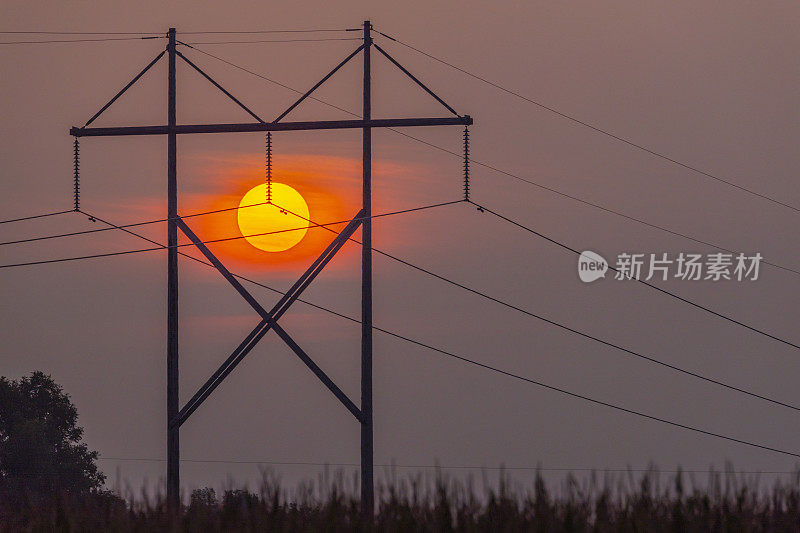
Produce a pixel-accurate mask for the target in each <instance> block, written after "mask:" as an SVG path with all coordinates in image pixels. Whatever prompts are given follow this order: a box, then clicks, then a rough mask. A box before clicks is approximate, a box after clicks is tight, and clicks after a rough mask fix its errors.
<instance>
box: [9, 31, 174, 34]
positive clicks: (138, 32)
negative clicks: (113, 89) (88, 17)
mask: <svg viewBox="0 0 800 533" xmlns="http://www.w3.org/2000/svg"><path fill="white" fill-rule="evenodd" d="M0 35H164V32H163V31H0Z"/></svg>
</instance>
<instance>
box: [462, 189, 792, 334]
mask: <svg viewBox="0 0 800 533" xmlns="http://www.w3.org/2000/svg"><path fill="white" fill-rule="evenodd" d="M470 203H471V204H473V205H475V206H477V207H478V208H480V209H482V210H483V211H485V212H487V213H491V214H492V215H494V216H496V217H498V218H500V219H502V220H505V221H506V222H509V223H511V224H513V225H515V226H517V227H518V228H521V229H524V230H525V231H527V232H530V233H532V234H534V235H536V236H537V237H541V238H542V239H545V240H546V241H548V242H551V243H553V244H555V245H556V246H560V247H561V248H563V249H565V250H568V251H570V252H572V253H574V254H577V255H581V253H580V252H579V251H578V250H576V249H575V248H572V247H571V246H567V245H566V244H564V243H562V242H559V241H557V240H555V239H553V238H551V237H548V236H547V235H544V234H543V233H539V232H538V231H536V230H534V229H532V228H529V227H527V226H525V225H523V224H520V223H519V222H516V221H515V220H512V219H510V218H508V217H506V216H503V215H501V214H500V213H498V212H496V211H493V210H491V209H489V208H488V207H484V206H482V205H478V204H476V203H475V202H472V201H470ZM608 268H609V269H610V270H613V271H614V272H619V270H618V269H617V268H615V267H613V266H611V265H609V266H608ZM632 279H634V280H635V281H638V282H639V283H642V284H644V285H646V286H648V287H650V288H651V289H655V290H657V291H659V292H661V293H664V294H666V295H667V296H671V297H673V298H675V299H676V300H679V301H681V302H683V303H686V304H689V305H691V306H693V307H696V308H698V309H701V310H703V311H705V312H707V313H711V314H712V315H714V316H716V317H719V318H722V319H724V320H727V321H728V322H731V323H733V324H736V325H738V326H742V327H743V328H747V329H749V330H750V331H753V332H755V333H758V334H760V335H764V336H765V337H769V338H770V339H772V340H776V341H778V342H781V343H783V344H786V345H787V346H791V347H792V348H796V349H798V350H800V345H797V344H795V343H793V342H790V341H787V340H785V339H782V338H780V337H778V336H775V335H772V334H771V333H767V332H766V331H764V330H761V329H758V328H756V327H753V326H750V325H748V324H745V323H744V322H741V321H739V320H736V319H735V318H731V317H729V316H727V315H723V314H722V313H719V312H717V311H714V310H713V309H711V308H709V307H706V306H704V305H701V304H698V303H696V302H693V301H692V300H689V299H687V298H684V297H683V296H679V295H677V294H675V293H674V292H670V291H668V290H666V289H662V288H661V287H659V286H658V285H653V284H652V283H649V282H647V281H645V280H643V279H639V278H632Z"/></svg>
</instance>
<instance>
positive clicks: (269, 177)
mask: <svg viewBox="0 0 800 533" xmlns="http://www.w3.org/2000/svg"><path fill="white" fill-rule="evenodd" d="M267 203H268V204H271V203H272V132H271V131H268V132H267Z"/></svg>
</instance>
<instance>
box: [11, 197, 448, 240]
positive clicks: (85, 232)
mask: <svg viewBox="0 0 800 533" xmlns="http://www.w3.org/2000/svg"><path fill="white" fill-rule="evenodd" d="M460 201H461V200H457V202H460ZM268 203H271V202H259V203H256V204H249V205H242V206H238V205H237V206H232V207H224V208H221V209H214V210H211V211H201V212H199V213H191V214H189V215H181V217H180V218H183V219H187V218H193V217H200V216H205V215H213V214H218V213H224V212H226V211H235V210H238V209H247V208H249V207H258V206H260V205H267V204H268ZM436 205H437V206H438V204H436ZM442 205H446V204H442ZM418 209H420V208H413V209H411V211H414V210H418ZM74 212H76V211H74V210H70V211H64V213H74ZM55 214H60V213H55ZM388 214H395V213H383V214H379V215H373V218H377V217H382V216H387V215H388ZM397 214H399V213H397ZM39 216H42V215H39ZM27 218H31V217H27ZM34 218H35V217H34ZM19 220H26V219H19ZM169 220H170V219H169V218H158V219H155V220H146V221H144V222H134V223H132V224H123V225H121V226H119V227H107V228H96V229H89V230H81V231H72V232H68V233H57V234H55V235H43V236H40V237H31V238H29V239H17V240H13V241H5V242H0V246H6V245H9V244H23V243H28V242H36V241H45V240H49V239H60V238H63V237H74V236H77V235H86V234H91V233H101V232H104V231H113V230H115V229H120V228H134V227H137V226H147V225H149V224H158V223H161V222H169ZM9 222H13V220H12V221H9ZM344 222H349V220H345V221H344ZM337 223H338V222H331V223H329V224H332V225H335V224H337ZM297 229H301V228H297ZM289 231H293V230H289ZM251 236H254V235H251Z"/></svg>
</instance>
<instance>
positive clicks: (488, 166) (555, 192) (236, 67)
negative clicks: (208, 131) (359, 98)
mask: <svg viewBox="0 0 800 533" xmlns="http://www.w3.org/2000/svg"><path fill="white" fill-rule="evenodd" d="M179 42H180V41H179ZM181 44H184V45H185V44H186V43H181ZM187 46H188V45H187ZM190 48H193V49H194V50H197V51H198V52H200V53H201V54H205V55H207V56H209V57H211V58H213V59H216V60H217V61H220V62H222V63H225V64H226V65H228V66H231V67H233V68H235V69H238V70H241V71H243V72H246V73H248V74H250V75H252V76H255V77H257V78H260V79H262V80H264V81H267V82H269V83H272V84H273V85H277V86H279V87H282V88H284V89H287V90H289V91H292V92H294V93H297V94H303V91H301V90H299V89H295V88H294V87H290V86H288V85H285V84H283V83H281V82H279V81H276V80H273V79H271V78H268V77H267V76H264V75H263V74H259V73H258V72H254V71H252V70H250V69H247V68H245V67H242V66H240V65H237V64H236V63H233V62H231V61H228V60H227V59H224V58H221V57H219V56H216V55H214V54H212V53H210V52H206V51H205V50H203V49H201V48H195V47H192V46H190ZM308 99H309V100H314V101H316V102H319V103H321V104H323V105H326V106H328V107H331V108H333V109H336V110H338V111H342V112H343V113H347V114H348V115H351V116H354V117H358V116H360V115H359V114H358V113H354V112H353V111H350V110H349V109H345V108H343V107H340V106H337V105H335V104H332V103H330V102H327V101H325V100H321V99H319V98H317V97H315V96H313V95H310V96H308ZM388 129H389V130H391V131H393V132H394V133H396V134H398V135H402V136H403V137H406V138H408V139H411V140H413V141H416V142H418V143H421V144H424V145H427V146H429V147H431V148H435V149H436V150H439V151H441V152H444V153H447V154H450V155H453V156H455V157H458V158H463V157H464V154H461V153H456V152H453V151H452V150H448V149H447V148H444V147H442V146H439V145H436V144H433V143H431V142H428V141H425V140H423V139H420V138H418V137H414V136H413V135H410V134H408V133H405V132H403V131H400V130H398V129H395V128H388ZM469 161H470V162H471V163H474V164H476V165H478V166H481V167H484V168H487V169H489V170H492V171H494V172H497V173H499V174H502V175H505V176H508V177H511V178H514V179H517V180H519V181H522V182H525V183H528V184H530V185H533V186H535V187H539V188H540V189H544V190H546V191H549V192H552V193H554V194H557V195H559V196H562V197H564V198H568V199H570V200H574V201H576V202H580V203H582V204H584V205H588V206H590V207H594V208H596V209H600V210H601V211H605V212H607V213H611V214H613V215H616V216H619V217H622V218H625V219H627V220H630V221H633V222H637V223H639V224H643V225H645V226H648V227H651V228H655V229H658V230H661V231H664V232H666V233H670V234H672V235H675V236H678V237H683V238H685V239H689V240H691V241H694V242H696V243H699V244H703V245H706V246H711V247H713V248H717V249H719V250H724V251H730V250H729V249H728V248H725V247H722V246H719V245H717V244H713V243H711V242H708V241H704V240H700V239H698V238H695V237H692V236H690V235H686V234H683V233H680V232H677V231H674V230H671V229H669V228H666V227H664V226H659V225H657V224H653V223H650V222H647V221H645V220H642V219H639V218H636V217H633V216H630V215H626V214H624V213H622V212H620V211H616V210H614V209H611V208H608V207H604V206H602V205H600V204H597V203H594V202H591V201H589V200H585V199H583V198H580V197H578V196H574V195H571V194H568V193H565V192H562V191H559V190H558V189H554V188H552V187H548V186H546V185H542V184H540V183H537V182H535V181H533V180H530V179H527V178H524V177H522V176H519V175H517V174H514V173H512V172H508V171H506V170H503V169H500V168H498V167H496V166H493V165H490V164H488V163H484V162H482V161H477V160H475V159H473V158H472V157H470V158H469ZM763 263H764V264H768V265H770V266H772V267H775V268H779V269H781V270H785V271H787V272H791V273H794V274H798V275H800V270H796V269H793V268H789V267H785V266H782V265H779V264H776V263H773V262H769V261H763Z"/></svg>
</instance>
